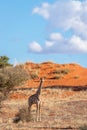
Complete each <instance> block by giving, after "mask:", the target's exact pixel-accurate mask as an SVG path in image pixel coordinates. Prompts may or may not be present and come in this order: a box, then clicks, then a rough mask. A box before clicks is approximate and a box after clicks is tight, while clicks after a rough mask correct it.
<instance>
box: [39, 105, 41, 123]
mask: <svg viewBox="0 0 87 130" xmlns="http://www.w3.org/2000/svg"><path fill="white" fill-rule="evenodd" d="M39 120H40V121H41V107H40V103H39Z"/></svg>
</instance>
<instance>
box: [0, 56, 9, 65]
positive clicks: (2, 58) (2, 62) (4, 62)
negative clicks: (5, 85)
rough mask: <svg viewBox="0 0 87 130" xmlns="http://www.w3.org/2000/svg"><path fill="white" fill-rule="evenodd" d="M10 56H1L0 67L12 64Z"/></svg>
mask: <svg viewBox="0 0 87 130" xmlns="http://www.w3.org/2000/svg"><path fill="white" fill-rule="evenodd" d="M8 61H9V58H8V57H7V56H0V68H3V67H6V66H11V64H10V63H8Z"/></svg>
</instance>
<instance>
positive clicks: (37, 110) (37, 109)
mask: <svg viewBox="0 0 87 130" xmlns="http://www.w3.org/2000/svg"><path fill="white" fill-rule="evenodd" d="M36 107H37V108H36V121H38V114H39V113H38V112H39V105H38V103H37V104H36Z"/></svg>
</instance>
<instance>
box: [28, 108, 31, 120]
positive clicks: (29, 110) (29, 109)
mask: <svg viewBox="0 0 87 130" xmlns="http://www.w3.org/2000/svg"><path fill="white" fill-rule="evenodd" d="M28 112H29V116H30V118H31V107H30V106H28Z"/></svg>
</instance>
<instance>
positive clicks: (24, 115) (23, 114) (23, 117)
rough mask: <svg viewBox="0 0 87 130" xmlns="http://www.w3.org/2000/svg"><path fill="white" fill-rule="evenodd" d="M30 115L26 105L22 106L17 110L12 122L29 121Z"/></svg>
mask: <svg viewBox="0 0 87 130" xmlns="http://www.w3.org/2000/svg"><path fill="white" fill-rule="evenodd" d="M31 120H32V118H31V115H29V111H28V106H26V105H25V106H22V108H21V109H19V112H18V113H17V114H16V115H15V118H14V119H13V122H14V123H18V122H19V121H26V122H29V121H31Z"/></svg>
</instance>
